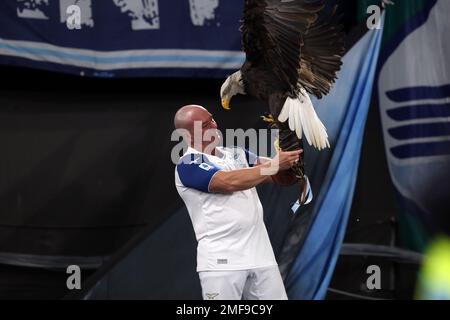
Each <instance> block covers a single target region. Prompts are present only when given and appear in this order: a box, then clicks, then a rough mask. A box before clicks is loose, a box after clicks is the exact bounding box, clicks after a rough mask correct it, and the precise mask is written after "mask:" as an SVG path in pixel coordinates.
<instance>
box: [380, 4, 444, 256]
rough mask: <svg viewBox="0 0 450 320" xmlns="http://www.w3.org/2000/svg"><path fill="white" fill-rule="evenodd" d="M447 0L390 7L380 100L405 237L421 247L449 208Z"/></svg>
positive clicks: (386, 144)
mask: <svg viewBox="0 0 450 320" xmlns="http://www.w3.org/2000/svg"><path fill="white" fill-rule="evenodd" d="M449 11H450V2H449V1H447V0H428V1H419V0H415V1H406V0H401V1H397V2H396V5H395V6H393V7H392V8H390V9H389V10H388V12H387V14H388V15H387V20H386V30H387V32H386V31H385V39H384V46H383V48H382V51H381V55H380V65H379V77H378V102H379V109H380V116H381V123H382V126H383V135H384V142H385V148H386V157H387V162H388V165H389V171H390V175H391V179H392V183H393V185H394V187H395V191H396V195H397V200H398V204H399V208H400V210H399V221H400V223H399V225H400V235H401V240H402V242H403V243H402V244H403V245H406V246H408V247H409V248H411V249H414V250H417V251H423V250H424V249H425V247H426V245H427V242H428V241H429V239H430V237H432V236H434V235H435V234H436V233H437V232H439V231H442V230H440V229H441V228H442V227H443V226H442V222H441V220H442V219H443V217H444V216H448V214H449V210H448V208H449V205H450V200H449V197H448V195H449V190H450V118H449V116H450V67H449V63H448V59H449V58H448V57H449V56H450V44H449V41H448V38H449V32H450V21H449V19H448V12H449Z"/></svg>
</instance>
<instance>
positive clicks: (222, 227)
mask: <svg viewBox="0 0 450 320" xmlns="http://www.w3.org/2000/svg"><path fill="white" fill-rule="evenodd" d="M174 124H175V128H176V129H178V130H180V131H181V132H182V135H183V138H184V139H185V142H186V143H187V144H188V146H189V147H188V149H187V151H186V152H185V153H184V155H183V156H182V157H181V159H180V161H179V162H178V164H177V166H176V168H175V185H176V188H177V191H178V193H179V194H180V196H181V198H182V199H183V201H184V203H185V204H186V207H187V209H188V212H189V216H190V218H191V221H192V224H193V227H194V231H195V235H196V238H197V241H198V246H197V272H198V274H199V278H200V283H201V287H202V294H203V299H205V300H240V299H248V300H278V299H279V300H284V299H287V296H286V291H285V288H284V285H283V281H282V279H281V275H280V272H279V269H278V264H277V262H276V260H275V256H274V253H273V249H272V246H271V244H270V240H269V237H268V234H267V230H266V227H265V225H264V221H263V208H262V205H261V202H260V200H259V197H258V193H257V191H256V188H255V187H256V186H257V185H259V184H261V183H268V182H272V178H271V177H272V176H273V175H275V174H276V173H277V172H278V171H282V170H287V169H289V168H290V167H291V166H292V165H293V164H294V162H296V161H298V159H299V155H300V153H301V152H302V150H297V151H292V152H283V151H279V153H278V154H277V155H276V157H275V158H274V159H269V158H263V157H258V156H256V155H255V154H252V153H251V152H249V151H248V150H245V149H242V148H237V147H235V148H226V147H220V146H218V145H219V142H220V135H219V134H218V131H217V124H216V122H215V121H214V118H213V116H212V115H211V113H209V112H208V110H206V109H205V108H203V107H201V106H197V105H188V106H184V107H182V108H181V109H179V110H178V112H177V113H176V115H175V119H174Z"/></svg>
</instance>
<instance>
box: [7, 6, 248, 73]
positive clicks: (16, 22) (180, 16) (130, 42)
mask: <svg viewBox="0 0 450 320" xmlns="http://www.w3.org/2000/svg"><path fill="white" fill-rule="evenodd" d="M241 15H242V1H224V0H164V1H162V0H103V1H92V0H3V1H0V64H8V65H19V66H28V67H33V68H40V69H47V70H52V71H58V72H66V73H72V74H78V75H82V76H98V77H136V76H146V77H147V76H152V77H159V76H163V77H170V76H174V77H196V76H197V77H224V76H226V75H227V74H229V73H230V71H232V70H236V69H238V68H240V66H241V65H242V63H243V61H244V53H243V52H241V35H240V32H239V20H240V18H241Z"/></svg>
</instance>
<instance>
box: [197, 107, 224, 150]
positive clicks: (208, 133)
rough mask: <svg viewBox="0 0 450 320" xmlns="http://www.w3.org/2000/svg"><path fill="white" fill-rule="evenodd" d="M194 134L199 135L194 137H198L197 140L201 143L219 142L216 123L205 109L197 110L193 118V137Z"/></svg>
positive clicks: (216, 143) (215, 143)
mask: <svg viewBox="0 0 450 320" xmlns="http://www.w3.org/2000/svg"><path fill="white" fill-rule="evenodd" d="M196 134H197V135H198V134H200V135H201V136H197V137H196V138H197V139H199V140H197V141H201V142H202V144H214V145H218V144H219V141H220V134H219V132H218V130H217V123H216V121H215V120H214V118H213V116H212V114H211V113H209V112H208V111H207V110H206V109H205V110H201V111H200V112H198V114H196V116H195V118H194V124H193V128H192V130H191V135H192V136H194V137H195V135H196Z"/></svg>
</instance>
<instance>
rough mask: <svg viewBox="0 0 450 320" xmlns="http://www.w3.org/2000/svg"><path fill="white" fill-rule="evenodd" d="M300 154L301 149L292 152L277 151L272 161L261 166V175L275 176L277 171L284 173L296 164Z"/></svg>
mask: <svg viewBox="0 0 450 320" xmlns="http://www.w3.org/2000/svg"><path fill="white" fill-rule="evenodd" d="M302 152H303V149H299V150H294V151H283V150H279V151H278V153H277V155H276V156H275V157H274V158H273V159H272V160H270V161H269V162H268V163H266V164H265V165H264V166H261V174H263V175H269V176H272V175H275V174H277V173H278V172H279V171H284V170H287V169H289V168H291V167H292V166H293V165H294V164H295V163H296V162H298V160H299V158H300V154H301V153H302Z"/></svg>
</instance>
